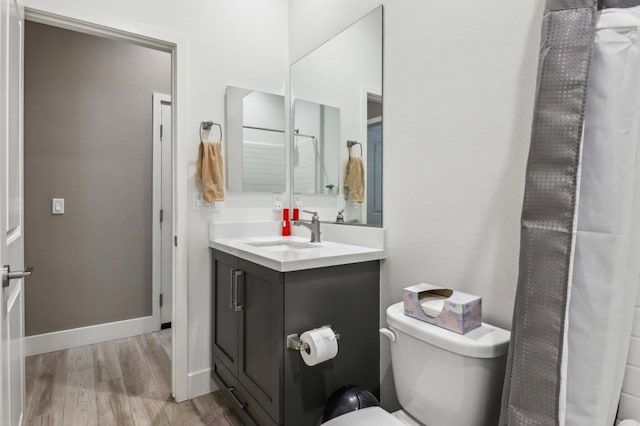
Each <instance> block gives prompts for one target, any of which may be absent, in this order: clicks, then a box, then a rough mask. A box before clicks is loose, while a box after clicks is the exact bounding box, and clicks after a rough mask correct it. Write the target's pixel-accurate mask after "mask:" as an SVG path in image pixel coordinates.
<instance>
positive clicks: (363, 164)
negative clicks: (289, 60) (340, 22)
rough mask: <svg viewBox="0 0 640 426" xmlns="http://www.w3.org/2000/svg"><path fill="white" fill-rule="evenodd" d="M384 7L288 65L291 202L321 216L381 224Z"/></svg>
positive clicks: (372, 224) (359, 222)
mask: <svg viewBox="0 0 640 426" xmlns="http://www.w3.org/2000/svg"><path fill="white" fill-rule="evenodd" d="M382 12H383V9H382V6H380V7H378V8H377V9H375V10H373V11H372V12H370V13H369V14H367V15H366V16H364V17H363V18H361V19H360V20H358V21H357V22H355V23H354V24H353V25H351V26H349V27H348V28H346V29H345V30H343V31H342V32H340V33H339V34H337V35H336V36H334V37H333V38H331V39H330V40H328V41H326V42H325V43H323V44H322V45H321V46H319V47H317V48H316V49H314V50H313V51H311V52H310V53H308V54H307V55H306V56H304V57H302V58H301V59H300V60H298V61H296V62H295V63H293V64H292V65H291V97H292V109H293V114H292V115H293V117H292V120H291V123H292V129H291V158H292V164H291V179H292V185H293V186H292V187H293V191H292V205H294V203H295V201H294V200H295V199H296V198H297V197H304V205H305V207H309V208H312V209H314V210H321V211H322V214H321V215H320V216H321V218H322V219H323V220H331V221H333V219H334V218H336V213H337V212H338V211H340V210H344V212H343V217H344V222H345V223H348V224H366V225H370V226H382V169H383V163H382V142H383V141H382ZM345 177H346V179H345ZM345 184H346V187H345ZM305 194H306V195H305ZM317 196H322V198H315V197H317ZM329 200H332V201H331V202H329Z"/></svg>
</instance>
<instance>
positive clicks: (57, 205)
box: [51, 198, 64, 214]
mask: <svg viewBox="0 0 640 426" xmlns="http://www.w3.org/2000/svg"><path fill="white" fill-rule="evenodd" d="M51 214H64V198H52V199H51Z"/></svg>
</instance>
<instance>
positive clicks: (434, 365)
mask: <svg viewBox="0 0 640 426" xmlns="http://www.w3.org/2000/svg"><path fill="white" fill-rule="evenodd" d="M387 323H388V324H389V328H390V329H391V330H392V331H393V332H394V333H395V335H396V340H395V342H393V341H392V342H391V364H392V367H393V377H394V382H395V387H396V393H397V395H398V401H399V402H400V405H402V407H403V409H404V410H405V411H406V412H407V413H409V414H410V415H411V416H412V417H414V418H415V419H416V420H419V421H420V422H421V423H423V424H425V425H428V426H452V425H456V426H467V425H468V426H479V425H491V426H495V425H496V424H498V419H499V416H500V399H501V394H502V384H503V380H504V372H505V367H506V360H507V350H508V347H509V338H510V333H509V332H508V331H507V330H503V329H501V328H498V327H494V326H491V325H489V324H485V323H483V324H482V326H481V327H479V328H476V329H475V330H473V331H470V332H469V333H467V334H464V335H460V334H457V333H454V332H452V331H449V330H445V329H443V328H440V327H438V326H435V325H431V324H427V323H426V322H423V321H420V320H417V319H414V318H411V317H408V316H406V315H405V314H404V304H403V302H400V303H396V304H394V305H391V306H389V308H388V309H387Z"/></svg>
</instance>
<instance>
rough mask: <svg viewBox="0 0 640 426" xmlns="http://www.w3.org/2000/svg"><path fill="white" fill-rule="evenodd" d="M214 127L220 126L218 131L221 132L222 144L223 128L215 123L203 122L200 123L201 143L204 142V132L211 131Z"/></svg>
mask: <svg viewBox="0 0 640 426" xmlns="http://www.w3.org/2000/svg"><path fill="white" fill-rule="evenodd" d="M213 126H218V130H220V142H222V126H221V125H220V124H218V123H215V122H213V121H201V122H200V142H204V139H203V138H202V131H203V130H211V127H213Z"/></svg>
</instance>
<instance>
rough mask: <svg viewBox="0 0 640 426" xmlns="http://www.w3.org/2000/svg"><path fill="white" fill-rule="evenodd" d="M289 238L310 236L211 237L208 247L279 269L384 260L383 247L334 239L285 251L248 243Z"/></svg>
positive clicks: (309, 267)
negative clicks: (359, 244) (339, 241)
mask: <svg viewBox="0 0 640 426" xmlns="http://www.w3.org/2000/svg"><path fill="white" fill-rule="evenodd" d="M286 240H288V241H295V242H300V243H309V239H308V238H304V237H295V236H292V237H280V236H259V237H242V238H211V239H210V240H209V247H212V248H214V249H216V250H220V251H223V252H225V253H228V254H231V255H234V256H237V257H240V258H242V259H245V260H248V261H250V262H253V263H257V264H258V265H262V266H265V267H267V268H270V269H274V270H276V271H280V272H289V271H299V270H303V269H313V268H323V267H327V266H336V265H346V264H349V263H359V262H368V261H371V260H380V259H384V257H385V254H384V250H383V249H380V248H371V247H363V246H358V245H353V244H343V243H336V242H331V241H322V242H320V243H313V245H314V246H316V247H313V248H304V249H292V250H283V251H274V250H270V249H268V248H265V247H259V246H252V245H249V243H260V242H271V241H286Z"/></svg>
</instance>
